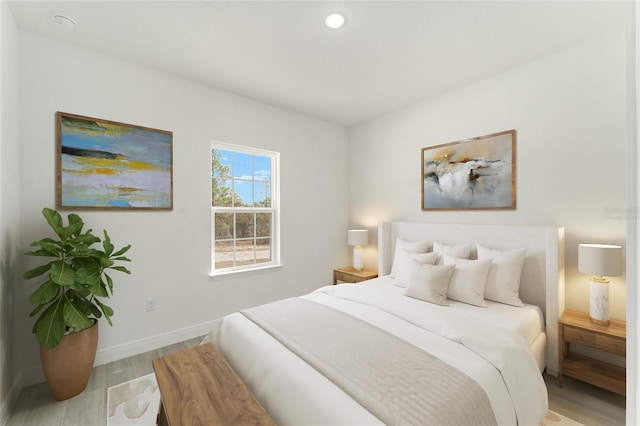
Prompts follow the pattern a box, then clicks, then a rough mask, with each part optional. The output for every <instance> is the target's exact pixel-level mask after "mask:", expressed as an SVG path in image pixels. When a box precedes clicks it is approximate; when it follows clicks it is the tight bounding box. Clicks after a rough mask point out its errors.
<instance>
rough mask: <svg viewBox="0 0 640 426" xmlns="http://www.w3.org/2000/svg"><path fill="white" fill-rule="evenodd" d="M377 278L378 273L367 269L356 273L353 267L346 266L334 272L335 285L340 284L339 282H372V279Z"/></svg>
mask: <svg viewBox="0 0 640 426" xmlns="http://www.w3.org/2000/svg"><path fill="white" fill-rule="evenodd" d="M377 276H378V273H377V272H375V271H367V270H366V269H363V270H362V271H356V270H355V269H353V267H351V266H345V267H344V268H337V269H334V270H333V285H336V284H338V281H343V282H345V283H359V282H362V281H366V280H370V279H371V278H376V277H377Z"/></svg>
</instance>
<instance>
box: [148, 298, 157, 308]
mask: <svg viewBox="0 0 640 426" xmlns="http://www.w3.org/2000/svg"><path fill="white" fill-rule="evenodd" d="M157 304H158V299H156V298H155V297H150V298H148V299H147V311H155V310H156V305H157Z"/></svg>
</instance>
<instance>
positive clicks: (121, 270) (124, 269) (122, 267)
mask: <svg viewBox="0 0 640 426" xmlns="http://www.w3.org/2000/svg"><path fill="white" fill-rule="evenodd" d="M109 269H115V270H116V271H120V272H124V273H125V274H131V271H130V270H128V269H127V268H125V267H124V266H113V267H111V268H109Z"/></svg>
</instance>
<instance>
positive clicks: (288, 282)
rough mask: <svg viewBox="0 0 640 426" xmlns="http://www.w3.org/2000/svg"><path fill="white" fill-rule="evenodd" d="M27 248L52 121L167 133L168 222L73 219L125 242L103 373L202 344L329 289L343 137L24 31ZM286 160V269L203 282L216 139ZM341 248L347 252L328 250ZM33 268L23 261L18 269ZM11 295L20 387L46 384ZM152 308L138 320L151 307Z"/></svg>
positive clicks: (124, 214)
mask: <svg viewBox="0 0 640 426" xmlns="http://www.w3.org/2000/svg"><path fill="white" fill-rule="evenodd" d="M20 35H21V45H20V53H21V64H20V72H21V79H22V84H21V102H22V108H21V111H20V119H21V126H20V129H21V145H22V150H23V151H22V153H23V161H22V164H21V181H22V194H23V196H22V199H21V206H22V223H23V229H22V234H23V238H22V241H21V243H22V244H21V248H22V249H25V248H26V247H27V245H28V243H30V242H31V241H33V240H35V239H39V238H41V237H42V236H43V233H44V232H46V230H47V227H46V223H45V222H44V220H43V219H42V217H41V214H40V211H41V209H42V207H44V206H48V207H54V206H55V196H54V194H55V112H56V111H64V112H69V113H75V114H80V115H86V116H91V117H99V118H104V119H108V120H113V121H119V122H125V123H132V124H137V125H141V126H145V127H151V128H157V129H163V130H171V131H173V137H174V139H173V155H174V161H173V167H174V171H173V173H174V174H173V181H174V210H173V211H172V212H148V211H147V212H144V211H143V212H140V211H110V212H96V211H91V212H80V214H81V216H82V217H83V219H84V220H85V222H86V223H87V224H88V226H90V227H92V228H93V229H94V230H95V229H97V230H101V229H102V228H106V229H108V231H109V233H110V235H111V238H112V240H113V242H114V243H115V244H116V245H117V246H121V245H124V244H126V243H131V244H132V246H133V248H132V250H131V251H130V252H129V254H130V256H129V257H131V258H132V260H133V262H132V264H131V267H130V269H131V270H132V272H133V274H132V275H131V276H130V277H129V276H125V275H122V274H120V275H119V276H117V277H114V278H115V296H114V297H113V298H112V299H111V300H110V302H111V303H110V304H111V306H112V307H113V308H114V310H115V316H114V318H113V320H114V326H113V328H109V326H108V325H107V324H106V323H103V324H101V328H100V339H99V345H98V358H97V361H96V362H97V363H102V362H106V361H110V360H112V359H116V358H120V357H122V356H126V355H129V354H130V353H131V352H133V351H140V350H142V349H150V347H151V346H156V347H157V346H161V345H165V344H167V343H169V341H171V340H173V341H177V340H179V339H181V338H187V337H191V335H198V334H199V333H202V332H205V331H207V330H208V329H209V322H210V321H212V320H214V319H215V318H218V317H220V316H222V315H224V314H227V313H229V312H232V311H235V310H238V309H240V308H243V307H248V306H251V305H255V304H260V303H265V302H268V301H272V300H276V299H280V298H283V297H287V296H293V295H299V294H303V293H306V292H308V291H311V290H312V289H314V288H317V287H319V286H321V285H325V284H330V283H331V270H332V268H334V267H336V266H339V265H341V264H342V263H343V262H344V261H345V259H346V252H347V250H348V247H347V246H346V229H347V219H348V213H347V202H348V198H347V188H346V185H345V182H346V181H347V172H346V168H347V167H346V166H347V160H346V158H347V132H346V130H345V129H344V128H343V127H341V126H337V125H333V124H329V123H326V122H323V121H319V120H316V119H312V118H309V117H306V116H303V115H300V114H297V113H293V112H289V111H285V110H283V109H279V108H276V107H272V106H269V105H266V104H263V103H259V102H257V101H254V100H251V99H248V98H243V97H239V96H236V95H232V94H229V93H227V92H223V91H220V90H215V89H212V88H208V87H205V86H201V85H198V84H195V83H192V82H189V81H186V80H182V79H179V78H175V77H173V76H170V75H167V74H163V73H160V72H156V71H153V70H150V69H147V68H143V67H140V66H137V65H134V64H132V63H127V62H122V61H119V60H115V59H113V58H110V57H107V56H102V55H98V54H95V53H93V52H90V51H86V50H81V49H77V48H73V47H70V46H68V45H64V44H60V43H58V42H54V41H52V40H49V39H45V38H42V37H40V36H37V35H35V34H32V33H28V32H21V34H20ZM211 140H216V141H222V142H228V143H236V144H240V145H246V146H253V147H257V148H263V149H268V150H274V151H279V152H280V153H281V156H280V159H281V187H280V189H281V206H282V216H281V224H282V247H281V256H282V263H283V265H284V266H283V268H282V269H281V270H279V271H275V272H269V273H263V274H257V275H252V276H248V277H243V278H237V279H226V280H212V279H211V278H209V276H208V273H209V270H210V264H209V246H210V244H209V241H210V237H209V229H210V227H209V222H210V217H209V214H210V204H209V203H210V164H211V163H210V141H211ZM336 247H344V250H345V251H344V252H340V251H338V252H337V251H336ZM32 262H34V260H33V259H31V258H30V259H28V260H26V261H25V264H26V265H25V268H27V267H30V266H32V265H33V264H34V263H32ZM35 286H36V282H33V283H28V284H24V285H23V287H22V291H21V292H20V293H19V294H17V295H16V299H17V302H18V304H19V306H18V309H17V314H16V316H17V320H18V321H20V323H21V324H22V332H21V336H20V337H21V339H20V344H19V347H18V348H16V352H17V353H20V354H21V361H22V365H21V366H20V367H21V368H22V369H24V370H25V383H29V382H31V381H35V380H38V379H41V376H40V375H39V374H40V372H39V361H38V359H37V346H36V343H35V339H34V338H33V336H32V334H31V332H30V328H31V325H32V320H26V317H27V312H28V309H29V308H28V306H26V300H27V299H28V294H29V292H30V291H32V290H33V288H34V287H35ZM151 296H152V297H157V310H156V311H153V312H146V310H145V300H146V298H147V297H151Z"/></svg>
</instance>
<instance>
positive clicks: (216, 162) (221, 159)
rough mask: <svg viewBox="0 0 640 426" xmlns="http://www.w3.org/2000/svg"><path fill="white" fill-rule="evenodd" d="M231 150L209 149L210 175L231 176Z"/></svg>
mask: <svg viewBox="0 0 640 426" xmlns="http://www.w3.org/2000/svg"><path fill="white" fill-rule="evenodd" d="M232 156H233V152H231V151H225V150H223V149H212V150H211V176H212V177H231V159H232Z"/></svg>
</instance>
